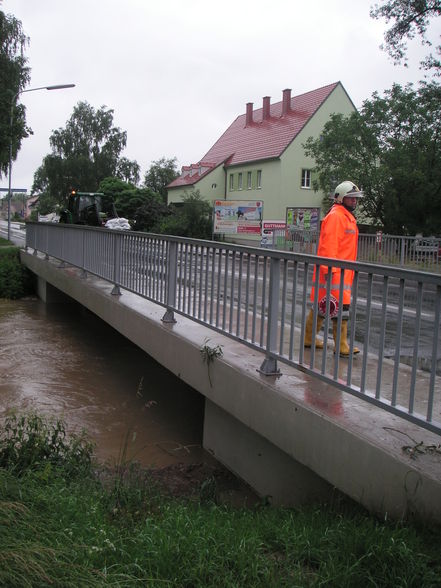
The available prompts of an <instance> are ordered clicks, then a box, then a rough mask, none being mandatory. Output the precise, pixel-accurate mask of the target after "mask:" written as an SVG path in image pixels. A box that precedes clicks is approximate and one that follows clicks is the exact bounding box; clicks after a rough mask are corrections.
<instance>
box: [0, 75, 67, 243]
mask: <svg viewBox="0 0 441 588" xmlns="http://www.w3.org/2000/svg"><path fill="white" fill-rule="evenodd" d="M74 87H75V84H58V85H56V86H40V87H39V88H29V89H28V90H20V91H19V92H17V93H16V94H14V95H13V97H12V101H11V115H10V119H9V172H8V180H9V186H8V241H9V240H10V238H11V196H12V192H11V172H12V125H13V122H14V106H15V101H16V100H17V98H18V96H20V94H24V93H25V92H36V91H37V90H64V89H65V88H74Z"/></svg>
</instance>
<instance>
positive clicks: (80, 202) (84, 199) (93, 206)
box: [60, 190, 118, 227]
mask: <svg viewBox="0 0 441 588" xmlns="http://www.w3.org/2000/svg"><path fill="white" fill-rule="evenodd" d="M117 216H118V215H117V213H116V209H115V205H114V203H113V200H112V199H111V198H110V197H109V196H105V195H104V194H102V193H101V192H77V191H76V190H72V192H71V193H70V194H69V198H68V201H67V208H66V209H65V210H63V211H62V212H61V213H60V223H68V224H74V225H88V226H92V227H102V226H104V225H105V224H106V222H107V221H108V220H109V219H111V218H116V217H117Z"/></svg>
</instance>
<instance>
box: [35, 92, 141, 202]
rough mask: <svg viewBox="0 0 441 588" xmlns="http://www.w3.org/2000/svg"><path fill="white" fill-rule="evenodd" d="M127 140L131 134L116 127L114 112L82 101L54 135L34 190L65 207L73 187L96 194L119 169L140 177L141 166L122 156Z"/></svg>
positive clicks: (36, 176) (36, 174) (37, 173)
mask: <svg viewBox="0 0 441 588" xmlns="http://www.w3.org/2000/svg"><path fill="white" fill-rule="evenodd" d="M126 141H127V133H126V132H125V131H121V129H119V128H118V127H114V126H113V110H111V109H108V108H106V107H105V106H102V107H101V108H99V109H98V110H95V109H94V108H93V107H92V106H90V104H88V103H87V102H79V103H78V104H77V105H76V106H75V108H74V111H73V114H72V116H71V118H70V119H69V120H68V121H67V123H66V127H65V128H64V129H62V128H60V129H58V130H56V131H54V132H53V133H52V135H51V137H50V139H49V142H50V145H51V147H52V153H50V154H49V155H46V157H45V158H44V159H43V163H42V165H41V166H40V167H39V168H38V170H37V171H36V173H35V175H34V184H33V187H32V191H33V192H36V191H39V192H43V193H44V194H45V195H46V196H49V197H50V198H52V199H54V200H55V201H57V202H59V203H60V204H63V202H64V200H65V198H66V197H67V194H68V193H69V191H70V190H71V189H72V188H76V189H78V190H81V191H82V192H96V191H97V190H98V186H99V184H100V182H101V181H102V180H103V179H104V178H107V177H109V176H117V174H118V170H120V171H121V169H126V170H127V169H129V168H130V169H131V173H132V175H135V176H136V170H137V169H138V173H139V166H138V164H137V163H136V162H129V161H128V160H126V159H125V158H121V157H120V154H121V152H122V150H123V149H124V147H125V146H126Z"/></svg>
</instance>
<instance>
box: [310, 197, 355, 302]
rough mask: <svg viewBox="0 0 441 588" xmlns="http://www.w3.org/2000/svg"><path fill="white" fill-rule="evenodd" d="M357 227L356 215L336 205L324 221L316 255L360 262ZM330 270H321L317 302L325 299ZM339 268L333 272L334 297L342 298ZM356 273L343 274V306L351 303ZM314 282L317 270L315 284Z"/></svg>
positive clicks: (313, 294) (313, 291)
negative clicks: (358, 258)
mask: <svg viewBox="0 0 441 588" xmlns="http://www.w3.org/2000/svg"><path fill="white" fill-rule="evenodd" d="M357 246H358V227H357V221H356V220H355V217H354V215H353V214H351V213H350V212H349V210H347V209H346V208H345V207H344V206H343V205H342V204H334V205H333V207H332V208H331V210H330V211H329V212H328V214H327V215H326V216H325V218H324V219H323V222H322V225H321V228H320V239H319V245H318V250H317V255H319V256H320V257H332V258H334V259H339V260H345V261H355V260H356V259H357ZM329 269H330V268H328V266H326V265H325V266H322V265H321V266H320V272H319V292H318V301H319V302H320V300H322V299H323V298H324V297H326V282H327V274H328V270H329ZM340 275H341V271H340V268H332V280H331V295H332V296H333V297H334V298H335V299H336V300H339V298H340ZM353 279H354V272H353V271H352V270H346V271H345V272H344V283H343V304H350V303H351V288H352V281H353ZM314 281H315V269H314V277H313V283H314ZM314 297H315V288H314V286H313V287H312V290H311V302H313V301H314Z"/></svg>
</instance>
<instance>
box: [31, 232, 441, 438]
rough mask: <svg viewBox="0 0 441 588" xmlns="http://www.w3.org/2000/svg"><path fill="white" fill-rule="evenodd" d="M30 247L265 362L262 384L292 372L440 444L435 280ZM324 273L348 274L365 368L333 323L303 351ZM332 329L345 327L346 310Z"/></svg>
mask: <svg viewBox="0 0 441 588" xmlns="http://www.w3.org/2000/svg"><path fill="white" fill-rule="evenodd" d="M26 246H27V247H31V248H33V249H34V253H35V254H37V253H38V252H42V253H44V254H46V255H47V256H50V257H53V258H56V259H59V260H60V261H62V263H63V264H64V263H68V264H72V265H74V266H76V267H78V268H80V269H81V270H83V273H84V274H85V273H86V272H90V273H91V274H94V275H96V276H99V277H101V278H104V279H105V280H108V281H109V282H111V283H112V284H113V291H112V293H113V294H117V295H118V294H121V289H126V290H128V291H130V292H134V293H135V294H138V295H140V296H142V297H144V298H146V299H148V300H151V301H153V302H155V303H157V304H160V305H162V306H163V307H164V308H165V309H166V312H165V314H164V317H163V320H164V321H174V320H175V315H176V314H180V315H183V316H186V317H189V318H190V319H192V320H194V321H197V322H198V323H201V324H203V325H206V326H208V327H210V328H211V329H214V330H216V331H218V332H220V333H223V334H224V335H227V336H228V337H231V338H233V339H236V340H239V341H241V342H242V343H243V344H245V345H248V346H249V347H251V348H254V349H257V350H260V351H263V352H264V353H265V360H264V361H263V363H262V366H261V368H260V371H261V372H262V373H264V374H268V375H271V374H273V375H278V374H279V373H280V372H279V365H280V364H288V365H291V366H294V367H296V368H298V369H300V370H301V371H303V372H306V373H308V374H310V375H312V376H314V377H316V378H319V379H320V380H322V381H324V382H326V383H329V384H331V385H332V386H333V387H336V388H337V389H339V390H341V391H344V392H348V393H350V394H352V395H354V396H356V397H358V398H361V399H363V400H365V401H367V402H369V403H371V404H374V405H376V406H379V407H381V408H383V409H385V410H387V411H389V412H391V413H393V414H395V415H398V416H400V417H402V418H404V419H407V420H409V421H411V422H414V423H417V424H419V425H421V426H423V427H425V428H427V429H429V430H431V431H434V432H436V433H438V434H441V423H440V414H441V411H440V407H441V386H440V377H439V375H440V372H441V364H440V348H441V346H440V328H439V327H440V318H441V276H439V275H436V274H431V273H428V272H417V271H412V270H405V269H402V268H399V267H396V268H394V267H385V266H380V265H374V264H366V263H350V262H341V261H337V260H330V259H324V258H317V257H316V256H314V255H306V254H297V253H290V252H283V251H275V250H266V249H257V248H253V247H242V246H239V245H231V244H225V243H218V242H213V241H200V240H195V239H183V238H178V237H170V236H163V235H152V234H147V233H136V232H123V231H111V230H105V229H93V228H91V227H78V226H72V225H59V224H56V223H54V224H52V223H28V225H27V232H26ZM319 260H320V261H319ZM318 263H320V265H326V266H329V267H334V268H340V269H341V270H342V271H341V282H340V288H341V291H343V279H344V272H345V271H354V282H353V289H352V304H351V319H350V323H349V325H350V333H349V340H350V341H351V349H352V346H353V345H354V342H355V343H356V344H357V346H359V347H360V348H361V353H360V354H359V355H358V356H354V357H353V356H352V355H351V356H350V357H349V358H342V357H340V356H339V354H338V353H334V342H333V340H332V334H331V333H330V331H332V328H331V323H332V321H331V319H329V317H327V318H326V319H325V322H324V331H323V333H322V334H323V337H324V348H323V350H321V349H315V348H314V347H312V348H311V349H306V348H305V347H304V325H305V321H306V317H307V314H308V312H309V308H310V301H309V292H310V289H311V285H312V279H313V278H312V276H313V270H314V267H316V266H317V264H318ZM316 273H317V280H318V272H316ZM329 275H330V273H329ZM329 289H330V283H328V293H329ZM315 290H316V292H317V290H318V288H316V289H315ZM315 302H317V301H315ZM335 320H337V321H338V325H341V321H342V314H341V308H340V309H339V313H338V315H337V317H336V319H335ZM316 321H317V316H316V312H315V313H314V324H315V325H316V324H317V323H316ZM337 333H340V329H339V328H337ZM339 337H340V335H337V342H336V345H337V348H338V345H339Z"/></svg>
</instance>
